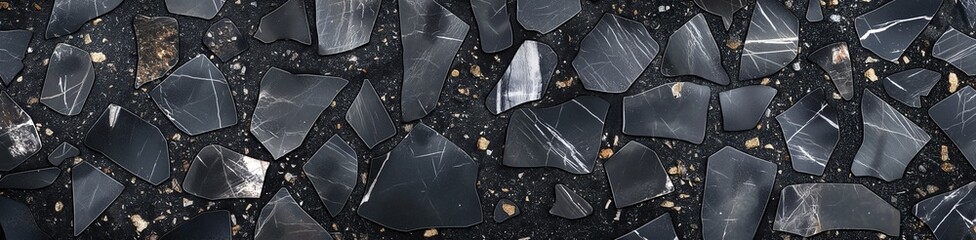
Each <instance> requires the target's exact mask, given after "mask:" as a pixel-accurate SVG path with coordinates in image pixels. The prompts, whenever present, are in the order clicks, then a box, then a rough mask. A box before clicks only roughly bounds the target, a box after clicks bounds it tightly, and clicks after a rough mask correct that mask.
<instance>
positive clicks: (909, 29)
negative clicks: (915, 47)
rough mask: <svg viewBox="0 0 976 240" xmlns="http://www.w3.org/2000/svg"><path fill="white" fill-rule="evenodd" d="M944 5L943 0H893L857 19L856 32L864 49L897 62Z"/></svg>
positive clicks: (855, 23)
mask: <svg viewBox="0 0 976 240" xmlns="http://www.w3.org/2000/svg"><path fill="white" fill-rule="evenodd" d="M940 6H942V0H892V1H889V2H888V3H886V4H885V5H882V6H881V7H879V8H875V9H874V10H871V11H870V12H868V13H865V14H863V15H861V16H857V18H854V29H855V30H857V36H858V39H859V40H860V41H861V46H862V47H864V48H866V49H868V50H870V51H871V52H873V53H874V54H877V55H878V56H879V57H881V58H882V59H885V60H888V61H892V62H897V61H898V58H899V57H901V54H902V53H904V52H905V49H907V48H908V46H909V45H911V44H912V42H914V41H915V38H916V37H918V35H919V34H921V33H922V30H925V27H926V26H928V25H929V21H932V17H935V13H936V12H938V11H939V7H940Z"/></svg>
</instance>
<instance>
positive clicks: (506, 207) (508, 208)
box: [502, 203, 515, 217]
mask: <svg viewBox="0 0 976 240" xmlns="http://www.w3.org/2000/svg"><path fill="white" fill-rule="evenodd" d="M502 211H505V215H508V216H509V217H511V216H512V215H515V205H512V204H508V203H502Z"/></svg>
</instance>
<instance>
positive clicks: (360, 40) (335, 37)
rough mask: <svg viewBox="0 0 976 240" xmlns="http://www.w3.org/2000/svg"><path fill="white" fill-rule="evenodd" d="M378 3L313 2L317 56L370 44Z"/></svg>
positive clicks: (350, 0) (354, 0)
mask: <svg viewBox="0 0 976 240" xmlns="http://www.w3.org/2000/svg"><path fill="white" fill-rule="evenodd" d="M379 10H380V0H316V1H315V29H316V30H317V33H318V37H319V38H318V39H319V48H318V49H319V55H332V54H338V53H342V52H346V51H349V50H352V49H354V48H357V47H359V46H362V45H366V43H369V38H370V35H371V34H372V33H373V24H374V23H375V22H376V14H377V12H378V11H379Z"/></svg>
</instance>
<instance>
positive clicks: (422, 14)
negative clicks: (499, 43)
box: [397, 0, 579, 122]
mask: <svg viewBox="0 0 976 240" xmlns="http://www.w3.org/2000/svg"><path fill="white" fill-rule="evenodd" d="M545 1H549V0H545ZM575 1H579V0H575ZM397 2H398V3H399V11H400V38H401V41H400V42H401V44H402V45H403V85H402V88H401V89H400V91H401V94H400V107H401V111H402V115H403V116H402V117H403V121H404V122H409V121H413V120H417V119H420V118H423V117H424V116H427V114H428V113H430V111H433V109H434V107H436V106H437V99H438V98H439V97H440V95H441V89H443V88H444V81H446V80H447V73H448V71H449V69H450V68H451V64H452V63H453V62H454V55H456V54H457V52H458V50H459V49H460V48H461V43H462V42H464V37H465V35H467V33H468V28H469V26H468V24H467V23H464V21H461V18H458V16H455V15H454V14H453V13H451V12H450V11H448V10H447V8H444V7H443V6H441V5H440V4H438V3H437V2H435V1H434V0H398V1H397Z"/></svg>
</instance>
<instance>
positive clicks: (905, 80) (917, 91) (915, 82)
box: [884, 68, 942, 108]
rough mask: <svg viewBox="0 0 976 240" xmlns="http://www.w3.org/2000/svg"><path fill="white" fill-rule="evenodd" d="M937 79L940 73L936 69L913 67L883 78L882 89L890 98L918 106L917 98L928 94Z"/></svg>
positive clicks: (920, 105)
mask: <svg viewBox="0 0 976 240" xmlns="http://www.w3.org/2000/svg"><path fill="white" fill-rule="evenodd" d="M939 79H942V74H940V73H938V72H936V71H932V70H928V69H924V68H913V69H909V70H905V71H901V72H897V73H895V74H892V75H890V76H888V77H886V78H884V89H885V92H886V93H888V96H891V98H894V99H895V100H898V101H899V102H901V103H903V104H905V105H908V106H909V107H914V108H919V107H922V103H921V101H920V99H919V98H921V97H922V96H928V95H929V92H930V91H932V87H935V84H936V83H939Z"/></svg>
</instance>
